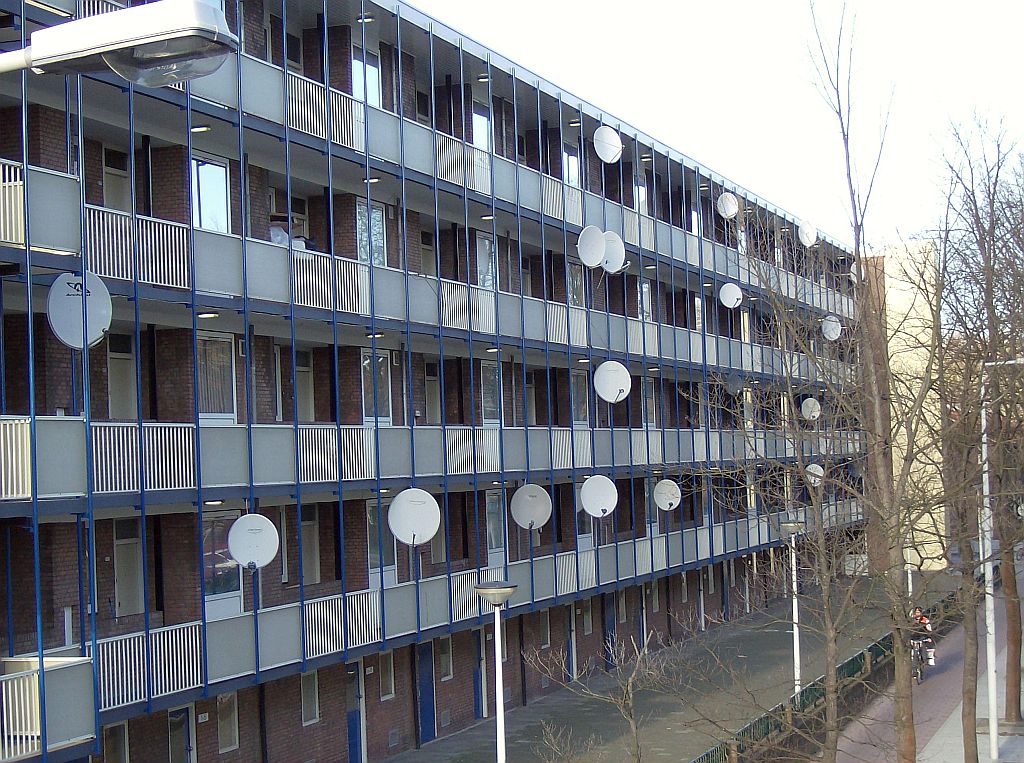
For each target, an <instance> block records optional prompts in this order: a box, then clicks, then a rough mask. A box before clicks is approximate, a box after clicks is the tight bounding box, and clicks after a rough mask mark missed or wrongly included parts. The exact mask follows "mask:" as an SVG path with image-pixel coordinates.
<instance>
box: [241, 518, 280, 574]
mask: <svg viewBox="0 0 1024 763" xmlns="http://www.w3.org/2000/svg"><path fill="white" fill-rule="evenodd" d="M280 543H281V539H280V538H279V537H278V534H277V528H276V527H274V523H273V522H271V521H270V520H269V519H268V518H267V517H265V516H263V515H262V514H243V515H242V516H240V517H239V518H238V519H236V520H235V521H234V522H232V523H231V529H230V530H228V553H229V554H231V558H232V559H234V560H235V561H236V562H238V563H239V564H240V565H242V566H243V567H245V568H246V569H247V570H252V571H256V570H258V569H261V568H263V567H266V566H267V565H268V564H270V562H271V561H273V559H274V557H275V556H277V549H278V548H279V547H280Z"/></svg>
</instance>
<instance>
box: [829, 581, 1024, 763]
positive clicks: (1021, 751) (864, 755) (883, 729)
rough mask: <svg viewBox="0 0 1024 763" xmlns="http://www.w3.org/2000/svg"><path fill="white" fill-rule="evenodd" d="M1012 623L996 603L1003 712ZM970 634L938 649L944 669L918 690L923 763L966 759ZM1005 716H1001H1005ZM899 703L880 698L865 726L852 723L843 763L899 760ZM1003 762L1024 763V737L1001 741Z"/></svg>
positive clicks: (984, 750)
mask: <svg viewBox="0 0 1024 763" xmlns="http://www.w3.org/2000/svg"><path fill="white" fill-rule="evenodd" d="M983 615H984V612H983V610H980V609H979V612H978V631H979V637H980V639H981V642H982V643H981V644H980V653H979V659H978V663H979V664H978V673H979V679H978V705H977V717H978V727H979V728H978V730H979V732H981V733H979V734H978V759H979V760H981V761H986V760H988V759H989V757H988V750H989V743H988V733H987V732H988V728H987V721H986V719H987V718H988V683H987V680H986V675H985V669H986V659H985V644H984V622H983ZM1005 624H1006V620H1005V614H1004V611H1003V607H1002V602H1001V601H997V602H996V638H997V643H996V646H997V654H996V658H997V667H996V670H997V676H996V683H997V696H998V700H999V707H1000V708H1001V707H1002V706H1003V702H1004V698H1005V681H1004V677H1005V675H1006V673H1005V670H1006V648H1005V642H1006V628H1005ZM963 649H964V631H963V628H962V627H957V628H955V629H954V630H952V631H951V632H950V633H949V634H947V636H946V637H945V638H943V639H942V642H941V643H940V644H939V649H938V665H936V667H935V668H934V669H932V670H931V671H930V672H929V673H928V674H926V676H925V680H924V683H922V684H921V685H920V686H915V687H914V725H915V729H916V731H917V749H918V755H917V759H918V761H919V762H920V763H948V762H949V761H955V760H963V728H962V726H961V722H960V713H961V708H962V707H963V703H962V702H961V701H960V697H961V681H962V666H963V654H964V652H963ZM1000 712H1001V711H1000ZM892 718H893V703H892V700H891V698H889V697H880V698H879V699H877V700H876V701H875V702H873V703H872V704H871V705H870V706H869V707H868V709H867V710H866V711H865V713H864V716H863V718H862V720H861V721H859V722H857V723H853V724H850V725H849V726H848V727H847V729H846V731H845V732H844V735H843V740H842V742H841V744H840V755H839V763H888V761H891V760H893V759H894V755H893V753H892V750H893V749H894V746H895V742H896V735H895V731H894V729H893V726H892ZM999 760H1000V761H1004V762H1005V763H1024V735H1004V734H1000V737H999Z"/></svg>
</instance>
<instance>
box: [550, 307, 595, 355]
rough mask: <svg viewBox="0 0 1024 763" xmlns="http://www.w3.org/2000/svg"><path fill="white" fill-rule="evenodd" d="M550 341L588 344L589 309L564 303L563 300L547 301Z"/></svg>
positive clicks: (580, 345) (576, 345) (583, 345)
mask: <svg viewBox="0 0 1024 763" xmlns="http://www.w3.org/2000/svg"><path fill="white" fill-rule="evenodd" d="M545 309H546V310H547V313H548V316H547V317H548V327H547V334H548V341H549V342H554V343H555V344H571V345H572V346H574V347H586V346H587V311H586V309H585V308H582V307H573V306H570V305H564V304H562V303H561V302H547V303H545Z"/></svg>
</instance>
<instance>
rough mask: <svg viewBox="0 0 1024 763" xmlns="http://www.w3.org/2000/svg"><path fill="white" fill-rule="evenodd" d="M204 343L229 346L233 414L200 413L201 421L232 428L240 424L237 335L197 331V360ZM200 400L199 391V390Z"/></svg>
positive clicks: (206, 423)
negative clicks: (222, 343)
mask: <svg viewBox="0 0 1024 763" xmlns="http://www.w3.org/2000/svg"><path fill="white" fill-rule="evenodd" d="M200 341H203V342H224V343H226V344H228V345H229V346H230V347H229V350H228V356H229V357H230V358H231V369H230V371H229V378H230V380H231V412H230V413H225V412H203V411H200V412H199V420H200V422H201V423H202V424H205V425H208V426H210V425H212V426H232V425H234V424H237V423H238V379H237V373H238V369H237V368H236V367H235V335H234V334H228V333H224V332H220V331H197V332H196V345H197V347H196V355H197V360H198V356H199V352H198V350H199V348H198V343H199V342H200ZM200 373H201V371H200V369H199V368H197V369H196V375H197V376H198V375H200ZM196 395H197V398H198V390H197V393H196Z"/></svg>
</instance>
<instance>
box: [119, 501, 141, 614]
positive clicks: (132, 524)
mask: <svg viewBox="0 0 1024 763" xmlns="http://www.w3.org/2000/svg"><path fill="white" fill-rule="evenodd" d="M141 525H142V522H141V521H140V520H139V518H138V517H129V518H127V519H115V520H114V598H115V600H116V603H115V607H114V611H115V616H116V617H124V616H125V615H137V614H138V613H139V612H141V611H142V610H143V591H142V539H141V537H140V534H141Z"/></svg>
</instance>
